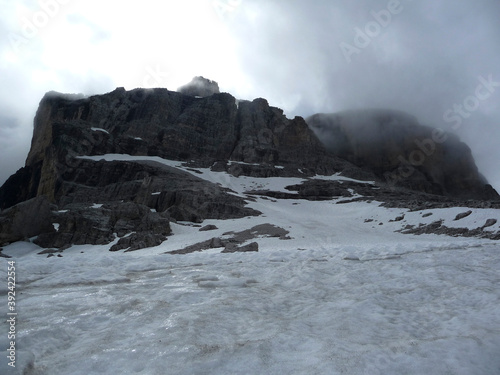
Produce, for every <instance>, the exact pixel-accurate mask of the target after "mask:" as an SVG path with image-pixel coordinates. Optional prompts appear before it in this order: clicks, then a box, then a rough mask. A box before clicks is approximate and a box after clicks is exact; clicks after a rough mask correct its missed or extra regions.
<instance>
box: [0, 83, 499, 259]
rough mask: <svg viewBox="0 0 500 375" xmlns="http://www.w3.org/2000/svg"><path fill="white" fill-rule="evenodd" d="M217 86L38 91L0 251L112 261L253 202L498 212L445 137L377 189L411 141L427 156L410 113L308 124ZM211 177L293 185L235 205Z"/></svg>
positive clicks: (246, 195) (1, 196) (2, 203)
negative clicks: (88, 252) (91, 249)
mask: <svg viewBox="0 0 500 375" xmlns="http://www.w3.org/2000/svg"><path fill="white" fill-rule="evenodd" d="M215 86H216V83H214V82H213V81H209V80H206V79H204V78H203V77H197V78H195V79H194V80H193V82H191V83H190V84H188V85H187V86H186V87H184V88H181V90H180V91H182V92H173V91H169V90H167V89H151V90H146V89H136V90H132V91H126V90H125V89H123V88H118V89H116V90H114V91H113V92H110V93H108V94H104V95H97V96H92V97H88V98H83V97H81V96H77V95H67V94H60V93H56V92H50V93H47V94H46V95H45V96H44V97H43V99H42V100H41V102H40V106H39V108H38V111H37V113H36V116H35V119H34V132H33V139H32V144H31V149H30V151H29V154H28V157H27V159H26V165H25V166H24V167H23V168H21V169H20V170H19V171H17V172H16V173H15V174H14V175H13V176H11V177H10V178H9V179H8V180H7V181H6V183H5V184H4V185H3V186H2V187H1V188H0V208H1V209H2V212H1V213H0V229H1V231H0V245H1V244H5V243H11V242H15V241H18V240H23V239H27V238H31V237H36V238H35V239H34V242H35V243H36V244H38V245H39V246H42V247H44V248H51V247H53V248H59V249H61V248H67V247H69V246H71V245H78V244H111V243H113V244H112V246H111V249H112V250H120V249H128V250H136V249H141V248H145V247H151V246H156V245H159V244H161V243H162V242H163V241H165V240H166V239H167V237H168V236H169V235H171V233H172V232H171V228H170V223H172V222H184V221H186V222H191V223H201V222H203V221H204V220H209V219H237V218H241V217H249V216H258V215H261V214H262V213H261V212H260V211H259V210H256V209H254V208H251V207H250V204H249V203H251V202H252V201H253V200H255V199H261V198H262V199H297V198H298V199H303V200H309V201H321V200H331V199H333V198H335V197H344V198H349V199H351V200H353V201H356V200H367V201H370V200H374V199H375V200H378V201H380V202H383V203H384V205H386V206H389V207H407V208H411V209H414V210H417V209H422V208H425V207H453V206H458V205H461V206H469V207H496V203H494V202H492V201H493V200H495V199H498V194H497V193H496V192H495V191H494V190H493V188H491V186H489V185H487V184H486V183H485V182H484V180H483V179H481V177H480V176H479V174H478V172H477V168H476V166H475V164H474V161H473V159H472V156H471V155H470V150H469V149H468V148H467V146H466V145H464V144H463V143H460V142H459V141H458V139H456V138H455V137H453V136H451V135H448V137H449V140H447V141H446V142H445V143H442V144H435V145H434V146H433V150H432V151H433V152H432V154H429V155H427V154H425V156H426V157H425V160H424V161H423V162H422V165H418V166H415V167H412V168H413V169H414V171H413V172H412V173H411V174H410V175H409V176H404V178H397V179H396V182H395V183H393V182H394V181H393V180H394V178H391V179H390V180H388V181H387V174H388V173H390V174H391V175H395V174H397V173H400V174H401V175H404V169H403V171H399V169H398V168H401V166H400V165H398V163H399V159H401V158H403V159H404V158H409V159H410V160H412V158H413V156H412V155H413V154H415V152H416V150H417V149H415V147H416V146H415V144H417V145H418V144H422V145H424V147H429V146H428V140H429V139H431V138H429V137H432V136H433V130H432V129H430V128H426V127H423V126H421V125H419V124H418V123H417V122H416V120H415V119H413V118H410V117H408V116H407V115H404V114H400V113H396V112H387V111H385V112H361V113H342V114H337V115H321V114H318V115H315V116H313V117H312V118H309V119H308V122H309V125H308V124H307V123H306V121H305V120H304V119H303V118H301V117H295V118H294V119H288V118H286V116H285V115H284V114H283V111H282V110H281V109H279V108H275V107H272V106H270V105H269V104H268V102H267V101H266V100H265V99H262V98H259V99H255V100H253V101H238V100H236V99H235V98H234V97H233V96H232V95H230V94H227V93H218V86H217V87H215ZM193 88H197V89H200V90H202V91H203V90H208V91H205V92H200V91H198V92H195V91H196V90H194V91H193V90H191V89H193ZM183 92H184V93H183ZM198 94H203V95H198ZM311 129H312V130H311ZM320 139H321V141H320ZM322 142H323V143H322ZM417 151H418V150H417ZM424 151H425V150H424ZM424 151H419V152H420V153H422V154H423V153H424ZM209 172H210V173H212V172H213V173H219V174H222V175H224V176H226V177H225V178H226V179H227V180H228V181H229V180H230V179H232V178H233V177H234V178H238V177H241V178H242V179H244V178H257V179H270V180H269V181H274V180H273V179H278V180H277V181H281V182H280V183H285V182H293V183H289V184H288V185H289V186H288V187H287V189H285V190H283V189H273V188H262V186H264V185H266V186H267V184H266V183H263V184H261V185H259V184H255V185H252V186H251V187H248V189H247V190H246V191H241V192H239V193H238V194H236V193H235V191H234V188H232V187H231V185H228V184H226V183H225V182H227V181H225V182H224V183H220V182H219V183H215V182H214V181H213V177H209V178H207V177H206V176H207V175H208V173H209ZM210 176H212V175H210ZM245 176H246V177H245ZM317 176H334V177H335V176H337V177H335V178H330V179H328V178H327V179H318V178H317ZM339 176H343V179H341V180H339ZM280 179H281V180H280ZM291 179H292V180H291ZM293 179H295V180H293ZM367 182H369V183H367ZM465 198H466V199H469V200H470V199H472V201H468V202H465V201H464V199H465ZM481 233H482V232H481ZM481 233H480V234H481ZM113 241H114V242H113ZM230 247H231V246H230Z"/></svg>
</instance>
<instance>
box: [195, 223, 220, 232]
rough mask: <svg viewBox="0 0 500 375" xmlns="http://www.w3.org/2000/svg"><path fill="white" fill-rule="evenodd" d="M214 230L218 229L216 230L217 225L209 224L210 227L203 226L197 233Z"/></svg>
mask: <svg viewBox="0 0 500 375" xmlns="http://www.w3.org/2000/svg"><path fill="white" fill-rule="evenodd" d="M216 229H219V228H217V225H213V224H210V225H205V226H204V227H202V228H200V229H199V231H200V232H208V231H210V230H216Z"/></svg>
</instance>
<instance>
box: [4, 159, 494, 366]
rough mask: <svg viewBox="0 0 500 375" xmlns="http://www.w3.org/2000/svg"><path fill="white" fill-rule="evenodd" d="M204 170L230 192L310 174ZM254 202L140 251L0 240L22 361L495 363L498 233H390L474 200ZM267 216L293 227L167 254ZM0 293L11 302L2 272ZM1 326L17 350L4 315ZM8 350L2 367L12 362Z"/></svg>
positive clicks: (472, 219) (477, 220) (478, 221)
mask: <svg viewBox="0 0 500 375" xmlns="http://www.w3.org/2000/svg"><path fill="white" fill-rule="evenodd" d="M106 157H107V158H108V159H107V160H112V157H110V156H106ZM115 157H117V156H115ZM121 157H123V158H124V159H123V160H129V159H126V156H121ZM95 158H96V160H97V157H95ZM136 158H137V157H136ZM148 160H149V159H148ZM159 162H162V161H161V160H160V161H159ZM163 162H165V163H168V165H171V166H177V167H179V164H178V163H177V162H167V161H163ZM200 171H201V172H202V174H195V175H196V176H199V177H203V178H206V179H209V180H210V181H213V182H218V183H220V184H222V185H224V186H228V187H230V188H231V189H233V190H234V191H235V193H236V194H243V192H244V191H245V190H247V189H253V188H256V187H255V186H261V188H262V186H263V187H264V188H273V189H275V190H276V189H283V188H284V187H285V186H287V185H291V184H296V183H298V182H300V181H299V180H300V179H255V178H254V179H252V178H248V177H240V178H234V177H232V176H228V175H227V174H225V173H214V172H210V171H209V170H207V169H205V170H200ZM318 178H319V177H318ZM286 180H288V181H286ZM285 191H286V190H285ZM249 206H251V207H252V208H255V209H257V210H259V211H261V212H263V215H262V216H259V217H251V218H243V219H235V220H226V221H218V220H207V221H205V222H204V223H203V225H207V224H214V225H216V226H217V227H218V228H219V229H217V230H214V231H209V232H200V231H199V227H197V226H194V225H192V224H190V223H178V224H172V229H173V232H174V235H173V236H171V237H169V239H168V240H167V241H165V242H164V243H163V244H162V245H160V246H158V247H155V248H150V249H145V250H140V251H136V252H130V253H124V252H117V253H110V252H109V251H108V249H109V247H110V245H107V246H73V247H72V248H70V249H68V250H66V251H64V253H62V257H57V256H54V257H50V258H47V257H46V255H38V254H37V252H39V251H40V250H41V249H40V248H38V247H37V246H36V245H34V244H32V243H28V242H18V243H15V244H12V245H10V246H8V247H6V248H4V251H3V253H4V254H8V255H11V256H13V257H14V258H12V259H13V260H15V262H16V272H17V273H16V277H17V291H16V293H17V294H16V296H17V309H18V322H17V326H16V329H17V335H16V346H17V364H18V367H17V368H16V370H17V371H18V372H17V373H20V374H21V373H23V372H22V371H23V368H28V370H26V373H27V374H47V375H59V374H60V375H63V374H64V375H66V374H75V375H76V374H81V375H88V374H370V375H372V374H464V375H469V374H499V373H500V356H499V355H498V353H499V350H500V288H499V285H500V245H499V244H498V242H495V241H491V240H481V239H474V238H467V239H464V238H452V237H447V236H437V235H422V236H414V235H403V234H400V233H396V232H394V230H397V229H400V228H401V227H402V225H406V224H409V223H410V224H418V223H420V222H421V223H427V221H428V223H430V222H433V221H435V220H438V219H443V220H445V224H446V225H448V226H451V225H453V222H454V221H453V219H454V218H455V216H456V214H458V213H462V212H464V211H467V210H468V209H464V208H453V209H444V210H438V209H433V210H427V211H424V212H407V210H403V209H385V208H381V207H379V206H378V203H377V202H371V203H366V202H355V203H349V204H336V201H335V200H332V201H326V202H309V201H303V200H275V199H272V200H270V199H260V198H259V199H257V200H256V201H255V202H251V203H250V204H249ZM472 211H473V213H472V214H471V215H469V216H468V217H467V218H464V219H462V220H463V223H462V224H463V225H467V226H468V227H470V228H475V227H480V226H482V225H483V224H484V221H485V220H486V219H489V218H498V219H500V213H499V212H498V210H480V209H472ZM429 212H432V215H430V216H426V217H425V218H424V217H423V214H425V213H429ZM401 215H405V218H404V220H402V221H396V222H394V221H392V222H391V221H390V220H394V219H395V218H396V217H397V216H401ZM365 219H372V220H373V221H371V222H365V221H364V220H365ZM426 220H427V221H426ZM462 220H460V221H462ZM460 221H457V222H455V223H458V222H460ZM499 221H500V220H499ZM264 223H271V224H274V225H276V226H279V227H282V228H284V229H286V230H288V231H289V232H290V233H289V236H290V237H291V239H289V240H281V239H279V238H257V239H253V240H252V241H257V242H258V243H259V252H258V253H255V252H252V253H232V254H220V250H221V249H211V250H207V251H203V252H197V253H192V254H187V255H170V254H164V253H165V252H166V251H171V250H176V249H180V248H183V247H185V246H187V245H190V244H193V243H195V242H200V241H203V240H207V239H210V238H212V237H217V236H219V237H220V236H223V233H225V232H227V231H240V230H245V229H249V228H251V227H253V226H255V225H258V224H264ZM380 224H382V225H380ZM457 225H458V224H457ZM498 228H499V227H498V224H496V225H494V226H493V228H492V230H498ZM7 261H8V259H3V258H2V260H1V265H0V268H1V269H0V274H1V277H2V279H3V280H6V274H7ZM0 294H1V304H0V306H4V307H3V309H4V311H5V315H6V313H7V301H6V299H7V297H6V294H7V284H6V283H4V284H3V285H0ZM0 330H1V331H0V332H3V333H2V334H0V345H1V346H2V347H4V348H7V347H8V341H9V340H8V339H7V332H8V325H7V322H6V320H4V321H2V325H1V326H0ZM7 361H8V360H7V359H6V357H5V356H3V358H1V359H0V373H1V374H10V373H16V372H13V371H11V370H12V369H10V368H9V367H7V366H6V363H7Z"/></svg>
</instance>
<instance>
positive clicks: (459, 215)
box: [453, 210, 472, 221]
mask: <svg viewBox="0 0 500 375" xmlns="http://www.w3.org/2000/svg"><path fill="white" fill-rule="evenodd" d="M470 214H472V211H471V210H469V211H467V212H462V213H460V214H458V215H457V216H455V219H453V220H454V221H457V220H461V219H463V218H466V217H467V216H469V215H470Z"/></svg>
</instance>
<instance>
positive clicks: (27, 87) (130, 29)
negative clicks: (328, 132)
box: [0, 0, 500, 189]
mask: <svg viewBox="0 0 500 375" xmlns="http://www.w3.org/2000/svg"><path fill="white" fill-rule="evenodd" d="M51 1H52V2H57V3H58V4H59V8H58V9H57V12H54V15H53V16H50V17H49V22H48V23H47V25H46V26H44V27H42V28H40V29H39V30H38V33H37V36H36V37H33V38H30V39H29V43H28V44H26V45H25V48H23V50H22V51H21V52H17V53H13V49H12V46H11V45H10V44H9V38H8V37H6V38H0V75H1V76H2V80H3V81H2V89H3V90H2V91H1V92H0V113H2V115H4V116H7V117H10V118H15V119H16V124H17V125H16V127H15V129H16V131H7V132H5V131H3V132H1V131H0V134H1V135H2V137H3V141H4V143H8V144H10V145H12V146H11V149H10V150H7V151H6V150H5V149H3V150H2V151H0V153H1V154H0V157H2V160H9V163H6V164H8V165H9V166H10V168H6V169H3V168H2V173H0V180H5V178H6V177H7V174H10V173H12V172H13V170H14V169H15V168H19V167H21V166H22V164H23V162H24V158H25V156H26V154H27V151H28V147H29V142H30V139H31V133H32V118H33V116H34V114H35V111H36V108H37V105H38V102H39V100H40V99H41V97H42V96H43V94H44V92H46V91H50V90H58V91H63V92H71V93H80V92H81V93H84V94H87V95H89V94H98V93H104V92H107V91H111V90H113V89H114V88H115V87H117V86H124V87H126V88H127V89H132V88H135V87H144V86H149V87H151V86H155V85H156V86H162V87H167V88H170V89H176V88H177V87H179V86H181V85H183V84H185V83H187V82H189V81H190V80H191V78H192V77H194V76H197V75H201V76H204V77H207V78H209V79H213V80H216V81H217V82H218V83H219V86H220V89H221V91H228V92H231V93H232V94H234V95H235V96H237V97H239V98H242V99H253V98H255V97H265V98H267V99H268V100H269V102H270V103H271V104H272V105H275V106H279V107H281V108H283V109H284V110H285V113H286V114H287V115H289V116H294V115H302V116H309V115H311V114H313V113H317V112H336V111H341V110H346V109H357V108H373V107H376V108H392V109H397V110H403V111H406V112H409V113H410V114H412V115H415V116H416V117H417V118H418V119H419V120H420V122H422V123H424V124H428V125H433V126H437V127H443V128H446V129H447V130H450V126H451V123H449V122H446V121H444V119H443V115H444V113H445V112H446V111H447V110H449V109H450V108H453V106H454V105H455V104H460V103H463V102H464V100H466V99H467V97H468V96H470V95H473V94H474V91H475V89H476V87H477V85H478V77H480V76H482V77H487V76H488V75H492V77H493V78H494V79H495V80H498V81H500V24H499V23H498V21H497V18H498V14H500V3H499V2H498V1H497V0H482V1H479V2H474V3H472V2H470V1H468V0H443V1H440V2H435V1H432V0H419V1H411V0H399V2H398V1H397V0H390V1H389V0H365V1H355V2H354V1H350V0H337V1H334V2H333V1H330V0H315V1H304V0H288V1H286V2H284V1H280V0H252V1H250V0H238V1H237V0H217V1H208V0H191V1H182V2H181V1H177V2H173V1H171V2H165V1H154V0H145V1H143V2H136V3H126V2H118V1H106V2H100V1H96V0H86V1H84V0H65V1H61V0H42V1H41V2H40V3H39V2H35V1H28V0H24V1H23V0H20V1H18V2H16V5H13V3H14V2H11V3H9V4H8V5H6V6H5V7H3V8H2V14H1V15H0V34H2V35H6V36H9V35H10V34H11V33H17V34H18V35H22V28H23V25H24V24H23V22H24V20H25V19H28V20H33V17H34V15H36V14H37V12H43V11H44V10H43V7H42V6H41V5H40V4H41V3H44V4H45V3H48V2H51ZM63 3H65V4H63ZM396 3H399V5H398V7H397V8H395V9H397V10H400V11H399V12H392V13H391V9H392V8H391V7H393V6H395V5H394V4H396ZM392 10H394V9H392ZM387 11H388V12H389V13H390V20H389V19H388V18H387V17H386V18H385V19H384V15H387V13H386V12H387ZM381 12H382V13H381ZM374 14H375V15H374ZM377 14H378V15H379V16H376V15H377ZM377 17H378V18H377ZM380 17H382V18H380ZM377 19H378V21H377ZM380 20H381V21H380ZM384 20H385V21H384ZM374 22H375V23H376V22H378V23H379V26H378V29H377V25H376V24H375V23H374ZM357 30H361V31H362V32H364V33H365V34H367V33H368V34H370V35H371V36H370V35H369V36H370V38H369V43H367V45H366V46H363V47H362V48H361V47H359V43H358V46H356V44H355V38H356V35H357ZM358 42H359V40H358ZM365 42H366V41H365ZM342 43H344V44H350V45H353V46H355V47H356V48H357V49H358V50H359V53H358V52H356V53H354V54H352V55H351V56H350V61H348V60H349V59H346V56H345V53H344V51H343V50H342V47H341V46H342ZM499 100H500V88H498V92H495V93H493V95H492V96H491V97H490V98H489V99H488V100H482V101H481V102H480V103H479V105H478V108H477V109H475V110H474V111H473V112H471V115H470V116H469V117H468V118H464V119H463V123H462V126H461V127H460V128H459V129H456V130H455V131H456V132H457V133H458V134H459V135H460V136H461V137H462V139H463V140H464V141H466V142H467V143H468V144H469V145H470V146H471V148H472V150H473V152H474V155H475V156H476V159H477V162H478V164H479V166H480V169H481V170H482V171H483V172H484V174H485V175H486V177H487V178H488V179H489V180H490V181H491V182H492V183H493V184H494V185H495V187H496V188H497V189H500V171H498V170H497V168H496V164H498V160H499V158H500V151H499V150H497V149H498V146H497V142H498V141H496V140H498V139H499V135H500V130H499V129H500V108H499V106H498V102H499ZM1 126H4V125H2V123H0V127H1ZM13 147H15V148H16V152H12V148H13ZM21 151H22V152H21ZM21 155H22V157H21ZM7 172H8V173H7Z"/></svg>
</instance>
